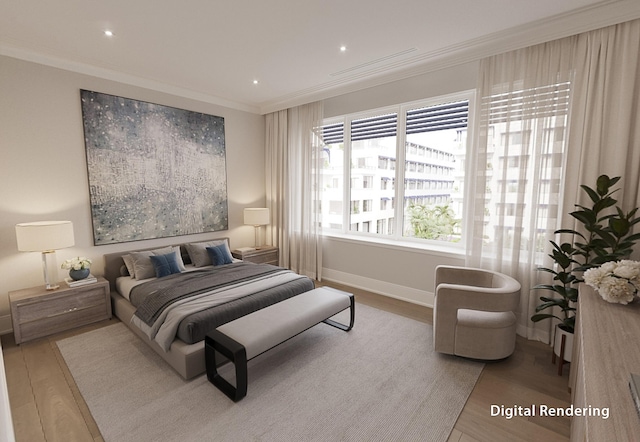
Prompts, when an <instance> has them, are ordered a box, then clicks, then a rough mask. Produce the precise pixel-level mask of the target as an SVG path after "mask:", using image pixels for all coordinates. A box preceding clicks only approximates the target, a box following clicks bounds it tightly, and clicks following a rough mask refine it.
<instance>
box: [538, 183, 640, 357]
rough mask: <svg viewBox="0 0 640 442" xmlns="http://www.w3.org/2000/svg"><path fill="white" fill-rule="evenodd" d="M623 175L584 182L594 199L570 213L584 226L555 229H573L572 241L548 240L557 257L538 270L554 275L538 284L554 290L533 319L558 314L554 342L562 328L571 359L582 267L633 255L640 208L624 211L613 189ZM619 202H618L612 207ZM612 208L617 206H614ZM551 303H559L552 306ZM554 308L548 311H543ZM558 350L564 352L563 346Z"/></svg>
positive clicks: (558, 352)
mask: <svg viewBox="0 0 640 442" xmlns="http://www.w3.org/2000/svg"><path fill="white" fill-rule="evenodd" d="M619 180H620V177H614V178H609V177H608V176H607V175H600V176H599V177H598V179H597V181H596V187H595V189H592V188H590V187H588V186H585V185H582V186H580V187H581V188H582V190H584V191H585V192H586V193H587V195H588V196H589V198H590V200H591V202H592V205H591V207H585V206H581V205H576V208H577V210H575V211H573V212H571V213H570V215H571V216H572V217H573V218H575V219H576V220H578V221H579V222H580V223H581V224H582V229H581V230H582V231H577V230H573V229H560V230H556V231H555V232H554V233H555V234H569V235H571V237H572V242H563V243H560V244H558V243H557V242H555V241H550V242H551V245H552V247H553V249H552V252H551V254H550V255H549V256H550V257H551V259H552V260H553V262H554V264H555V265H554V267H553V268H546V267H539V268H538V270H540V271H543V272H547V273H550V274H552V275H553V283H552V284H539V285H536V286H535V287H533V288H534V289H537V290H547V291H549V292H551V294H550V295H549V296H541V297H540V300H541V301H542V303H541V304H540V305H538V306H537V307H536V314H534V315H533V316H532V317H531V320H532V321H533V322H538V321H542V320H544V319H549V318H555V319H557V320H558V321H559V324H558V329H559V330H560V332H559V333H556V344H558V343H559V341H560V339H561V338H560V337H561V336H562V334H566V335H567V338H566V341H567V343H568V344H566V345H565V352H564V354H565V355H566V356H565V357H564V359H565V360H567V361H570V356H571V348H570V347H571V343H572V337H573V332H574V327H575V320H576V318H575V312H576V307H575V303H576V302H577V301H578V287H577V285H578V283H580V282H583V279H582V275H583V272H584V271H586V270H588V269H590V268H593V267H597V266H600V265H601V264H603V263H606V262H609V261H618V260H621V259H625V258H627V257H629V255H630V254H631V252H632V251H633V246H634V244H635V242H636V241H637V240H638V239H640V233H636V234H634V233H632V230H633V226H634V225H635V224H636V223H638V222H640V217H636V212H637V211H638V208H635V209H633V210H631V211H629V212H626V213H625V212H624V211H623V210H622V209H620V208H619V207H617V206H616V204H617V203H618V201H617V200H616V199H615V198H613V194H614V193H615V192H616V191H617V190H618V189H614V190H611V187H612V186H614V185H615V184H616V183H617V182H618V181H619ZM614 206H615V208H614ZM612 208H614V209H612ZM553 309H556V310H555V311H553ZM545 310H550V311H551V312H550V313H542V312H543V311H545ZM554 353H555V354H556V355H558V356H560V349H559V348H557V349H556V348H555V345H554Z"/></svg>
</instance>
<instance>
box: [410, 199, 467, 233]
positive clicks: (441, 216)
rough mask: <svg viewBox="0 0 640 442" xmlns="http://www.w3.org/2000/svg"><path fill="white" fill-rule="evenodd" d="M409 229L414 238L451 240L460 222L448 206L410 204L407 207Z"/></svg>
mask: <svg viewBox="0 0 640 442" xmlns="http://www.w3.org/2000/svg"><path fill="white" fill-rule="evenodd" d="M408 212H409V217H410V223H411V229H412V230H413V234H414V236H415V237H416V238H424V239H444V240H449V241H451V240H453V238H454V236H455V233H456V229H457V228H458V227H459V226H460V220H459V219H456V217H455V213H454V211H453V209H452V208H451V207H450V206H449V205H448V204H445V205H442V206H433V207H429V206H424V205H421V204H410V205H409V207H408Z"/></svg>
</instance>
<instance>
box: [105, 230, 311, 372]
mask: <svg viewBox="0 0 640 442" xmlns="http://www.w3.org/2000/svg"><path fill="white" fill-rule="evenodd" d="M228 244H229V243H228V239H227V238H221V239H216V240H211V241H201V242H193V243H185V244H179V245H174V246H167V247H160V248H158V247H156V248H147V249H140V250H134V251H126V252H118V253H110V254H106V255H104V262H105V269H104V276H105V278H106V279H107V280H108V281H109V284H110V287H111V299H112V306H113V313H114V314H115V315H116V316H117V317H118V318H119V319H120V320H121V321H122V322H123V323H124V324H125V325H127V326H128V327H129V328H130V329H131V330H132V331H133V332H134V333H135V334H136V335H137V336H138V337H140V338H141V339H142V340H143V341H144V342H145V343H146V344H147V345H149V346H150V347H151V348H152V349H153V350H154V351H155V352H156V353H158V354H159V355H160V356H161V357H162V358H163V359H164V360H165V361H166V362H167V363H168V364H169V365H170V366H171V367H173V368H174V369H175V370H176V371H177V372H178V373H179V374H180V375H181V376H182V377H183V378H185V379H190V378H193V377H194V376H198V375H200V374H202V373H204V372H205V371H206V367H205V357H204V335H205V334H206V333H207V332H208V331H209V330H212V329H215V328H216V327H218V326H220V325H222V324H224V323H226V322H229V321H232V320H234V319H237V318H239V317H241V316H244V315H246V314H249V313H252V312H254V311H256V310H259V309H261V308H264V307H267V306H269V305H272V304H274V303H276V302H279V301H281V300H284V299H287V298H290V297H292V296H295V295H298V294H300V293H303V292H306V291H309V290H312V289H313V288H314V283H313V281H312V280H311V279H310V278H308V277H306V276H301V275H297V274H296V273H294V272H292V271H290V270H287V269H283V268H280V267H276V266H271V265H269V264H253V263H245V262H242V261H240V260H236V259H233V258H232V257H231V254H230V252H229V245H228ZM152 256H153V258H152ZM176 258H177V259H176ZM213 263H216V264H218V265H213ZM158 275H160V277H158ZM136 312H137V314H136Z"/></svg>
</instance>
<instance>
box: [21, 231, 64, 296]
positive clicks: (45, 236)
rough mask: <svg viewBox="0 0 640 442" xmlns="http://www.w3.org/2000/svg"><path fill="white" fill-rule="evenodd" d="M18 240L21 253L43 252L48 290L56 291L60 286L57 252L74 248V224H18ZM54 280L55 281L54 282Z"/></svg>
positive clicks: (43, 267) (43, 264)
mask: <svg viewBox="0 0 640 442" xmlns="http://www.w3.org/2000/svg"><path fill="white" fill-rule="evenodd" d="M16 240H17V242H18V250H19V251H21V252H42V270H43V272H44V282H45V285H46V289H47V290H55V289H57V288H58V287H60V286H59V285H56V284H55V282H56V281H57V280H58V279H57V275H58V265H57V262H56V250H57V249H64V248H66V247H72V246H73V245H74V244H75V241H74V237H73V223H71V221H38V222H33V223H20V224H16ZM52 278H53V280H52Z"/></svg>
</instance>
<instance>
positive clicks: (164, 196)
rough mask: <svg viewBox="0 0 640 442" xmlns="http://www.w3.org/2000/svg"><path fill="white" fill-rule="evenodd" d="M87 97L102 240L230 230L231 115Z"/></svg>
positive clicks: (87, 134)
mask: <svg viewBox="0 0 640 442" xmlns="http://www.w3.org/2000/svg"><path fill="white" fill-rule="evenodd" d="M80 95H81V103H82V119H83V124H84V139H85V148H86V154H87V169H88V175H89V196H90V200H91V216H92V221H93V239H94V244H95V245H103V244H113V243H121V242H128V241H138V240H143V239H152V238H165V237H170V236H180V235H189V234H194V233H202V232H213V231H218V230H227V229H228V209H227V173H226V153H225V137H224V118H222V117H216V116H213V115H207V114H203V113H199V112H192V111H188V110H183V109H177V108H173V107H168V106H162V105H158V104H153V103H147V102H144V101H138V100H132V99H129V98H123V97H117V96H114V95H108V94H103V93H98V92H91V91H86V90H81V91H80Z"/></svg>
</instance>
